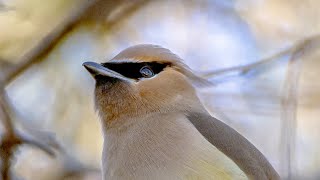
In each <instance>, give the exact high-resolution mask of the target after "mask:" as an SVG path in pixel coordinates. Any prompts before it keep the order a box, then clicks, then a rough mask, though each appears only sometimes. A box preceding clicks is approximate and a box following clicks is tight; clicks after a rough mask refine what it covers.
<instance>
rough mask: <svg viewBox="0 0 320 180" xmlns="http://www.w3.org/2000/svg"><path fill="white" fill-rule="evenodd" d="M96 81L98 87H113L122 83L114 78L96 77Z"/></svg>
mask: <svg viewBox="0 0 320 180" xmlns="http://www.w3.org/2000/svg"><path fill="white" fill-rule="evenodd" d="M95 79H96V86H110V87H111V86H113V85H114V84H116V83H118V82H120V81H121V80H119V79H117V78H114V77H108V76H100V75H98V76H95Z"/></svg>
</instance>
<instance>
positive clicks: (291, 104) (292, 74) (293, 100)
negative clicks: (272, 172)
mask: <svg viewBox="0 0 320 180" xmlns="http://www.w3.org/2000/svg"><path fill="white" fill-rule="evenodd" d="M309 48H310V43H304V44H301V46H300V47H297V49H296V51H295V52H294V53H293V54H292V56H291V58H290V61H289V64H288V68H287V72H286V79H285V83H284V86H283V92H282V96H281V97H282V99H281V105H282V111H281V120H282V121H281V149H283V152H282V153H283V154H281V157H282V160H281V163H282V164H281V167H282V168H283V172H284V176H285V178H286V179H292V178H293V177H296V176H297V174H296V173H295V162H294V161H295V160H294V157H295V146H296V136H297V132H296V130H297V117H296V116H297V102H298V92H299V77H300V71H301V68H302V66H303V61H302V59H300V57H301V56H302V55H304V54H305V53H306V51H307V50H308V49H309Z"/></svg>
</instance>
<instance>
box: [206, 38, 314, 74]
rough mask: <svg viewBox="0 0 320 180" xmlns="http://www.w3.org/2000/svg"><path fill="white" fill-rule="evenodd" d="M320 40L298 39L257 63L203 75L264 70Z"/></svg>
mask: <svg viewBox="0 0 320 180" xmlns="http://www.w3.org/2000/svg"><path fill="white" fill-rule="evenodd" d="M319 42H320V35H315V36H311V37H308V38H306V39H303V40H301V41H298V42H297V43H295V44H294V45H292V46H291V47H290V48H288V49H285V50H283V51H281V52H279V53H277V54H275V55H273V56H271V57H268V58H265V59H261V60H259V61H257V62H255V63H252V64H248V65H241V66H235V67H231V68H226V69H220V70H216V71H212V72H206V73H201V76H202V77H204V78H207V79H208V78H215V77H217V78H220V77H223V76H224V75H231V76H242V75H245V74H248V73H249V72H252V71H255V72H262V71H258V70H259V69H260V70H263V69H268V68H267V67H269V68H271V67H270V66H272V65H276V64H277V63H278V62H279V61H280V60H283V58H285V57H286V56H290V55H292V54H293V53H294V52H296V51H297V50H298V49H300V48H301V47H304V46H310V45H312V44H316V45H319Z"/></svg>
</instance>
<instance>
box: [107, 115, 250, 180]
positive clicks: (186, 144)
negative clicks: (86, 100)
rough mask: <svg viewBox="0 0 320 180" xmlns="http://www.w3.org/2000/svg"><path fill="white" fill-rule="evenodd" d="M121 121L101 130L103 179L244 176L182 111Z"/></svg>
mask: <svg viewBox="0 0 320 180" xmlns="http://www.w3.org/2000/svg"><path fill="white" fill-rule="evenodd" d="M125 121H126V122H124V123H123V124H122V125H123V126H122V127H121V126H120V127H115V128H111V129H109V130H108V131H106V132H105V134H104V136H105V137H104V138H105V144H104V150H103V154H104V157H103V163H104V164H103V168H104V169H103V172H105V174H104V177H105V179H141V180H142V179H172V180H173V179H246V175H245V174H244V173H243V172H242V170H241V169H240V168H239V167H238V166H237V165H236V164H235V163H234V162H233V161H232V160H230V159H229V158H228V157H227V156H225V155H224V154H223V153H221V152H220V151H219V150H218V149H217V148H216V147H214V146H213V145H212V144H210V143H209V142H208V141H207V140H206V139H205V138H204V137H203V136H202V135H201V134H200V133H199V131H197V129H196V128H195V127H194V126H193V125H192V124H191V123H190V122H189V120H188V119H187V117H186V116H185V115H184V114H182V113H166V114H161V113H154V114H153V115H150V116H148V117H145V118H143V119H142V118H139V119H126V120H125ZM155 127H156V128H155ZM177 130H179V131H178V132H177ZM119 131H120V133H119ZM115 177H117V178H115Z"/></svg>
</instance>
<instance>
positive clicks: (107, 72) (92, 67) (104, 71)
mask: <svg viewBox="0 0 320 180" xmlns="http://www.w3.org/2000/svg"><path fill="white" fill-rule="evenodd" d="M82 65H83V66H84V67H85V68H86V69H87V70H88V71H89V73H90V74H91V75H92V76H93V77H96V76H97V75H101V76H106V77H112V78H116V79H120V80H124V81H128V82H133V81H134V80H133V79H130V78H127V77H125V76H123V75H122V74H120V73H117V72H115V71H113V70H111V69H108V68H106V67H104V66H102V65H101V64H98V63H95V62H85V63H83V64H82Z"/></svg>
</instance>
